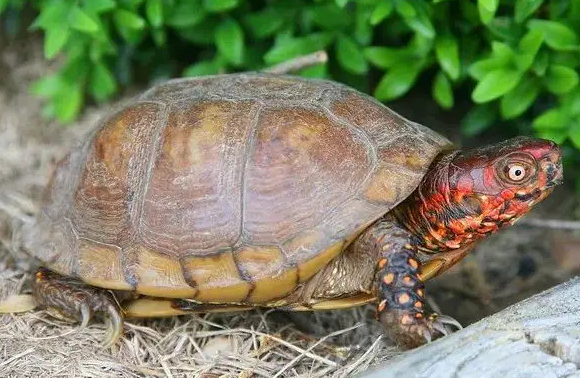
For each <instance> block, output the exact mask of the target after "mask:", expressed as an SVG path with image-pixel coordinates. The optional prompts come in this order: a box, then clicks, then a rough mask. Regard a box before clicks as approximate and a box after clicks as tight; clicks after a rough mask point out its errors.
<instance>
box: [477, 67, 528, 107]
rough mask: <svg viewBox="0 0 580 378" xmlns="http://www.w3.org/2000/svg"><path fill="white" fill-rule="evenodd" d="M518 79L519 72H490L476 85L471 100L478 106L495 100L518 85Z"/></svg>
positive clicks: (507, 70) (509, 70) (508, 70)
mask: <svg viewBox="0 0 580 378" xmlns="http://www.w3.org/2000/svg"><path fill="white" fill-rule="evenodd" d="M520 77H521V74H520V73H519V72H517V71H515V70H511V69H505V68H503V69H499V70H495V71H491V72H489V73H488V74H486V75H485V76H484V77H483V79H482V80H481V81H480V82H479V83H477V86H476V87H475V89H474V91H473V93H472V94H471V99H472V100H473V101H474V102H476V103H478V104H481V103H484V102H488V101H491V100H495V99H496V98H498V97H500V96H502V95H504V94H505V93H507V92H509V91H511V90H512V89H513V88H514V87H515V86H516V85H517V84H518V82H519V80H520Z"/></svg>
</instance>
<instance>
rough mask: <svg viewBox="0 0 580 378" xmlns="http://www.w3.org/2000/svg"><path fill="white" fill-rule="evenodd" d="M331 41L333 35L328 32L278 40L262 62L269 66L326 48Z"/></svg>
mask: <svg viewBox="0 0 580 378" xmlns="http://www.w3.org/2000/svg"><path fill="white" fill-rule="evenodd" d="M333 39H334V33H330V32H320V33H312V34H309V35H308V36H305V37H300V38H289V39H279V40H277V41H276V43H275V44H274V46H273V47H272V48H271V49H270V50H269V51H268V52H267V53H266V54H265V55H264V61H265V62H266V64H269V65H270V64H275V63H280V62H284V61H286V60H288V59H291V58H295V57H298V56H300V55H305V54H308V53H312V52H315V51H318V50H323V49H326V47H328V45H329V44H330V43H331V42H332V40H333Z"/></svg>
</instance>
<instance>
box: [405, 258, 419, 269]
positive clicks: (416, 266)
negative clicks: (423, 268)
mask: <svg viewBox="0 0 580 378" xmlns="http://www.w3.org/2000/svg"><path fill="white" fill-rule="evenodd" d="M407 262H408V263H409V265H411V267H413V269H417V268H418V267H419V262H418V261H417V260H415V259H409V260H407Z"/></svg>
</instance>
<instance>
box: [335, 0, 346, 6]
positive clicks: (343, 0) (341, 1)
mask: <svg viewBox="0 0 580 378" xmlns="http://www.w3.org/2000/svg"><path fill="white" fill-rule="evenodd" d="M348 1H349V0H334V2H335V3H336V5H338V7H339V8H344V7H345V6H346V3H348Z"/></svg>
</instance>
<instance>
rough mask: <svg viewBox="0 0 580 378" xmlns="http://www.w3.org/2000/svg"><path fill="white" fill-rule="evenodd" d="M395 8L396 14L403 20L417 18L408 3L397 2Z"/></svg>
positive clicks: (404, 1)
mask: <svg viewBox="0 0 580 378" xmlns="http://www.w3.org/2000/svg"><path fill="white" fill-rule="evenodd" d="M395 7H396V9H397V13H399V14H400V15H401V16H402V17H403V18H414V17H415V16H417V11H416V10H415V8H414V7H413V5H412V4H411V2H409V1H406V0H401V1H397V2H395Z"/></svg>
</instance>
